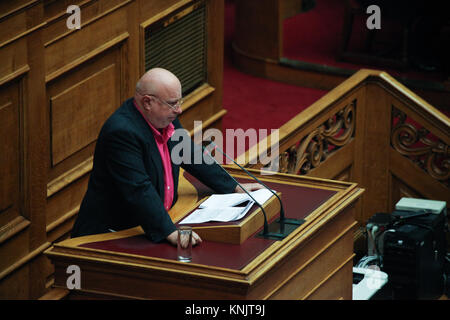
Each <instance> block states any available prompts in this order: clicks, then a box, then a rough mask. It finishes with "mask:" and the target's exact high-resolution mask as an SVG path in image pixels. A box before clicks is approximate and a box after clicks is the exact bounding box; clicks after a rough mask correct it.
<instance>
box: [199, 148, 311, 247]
mask: <svg viewBox="0 0 450 320" xmlns="http://www.w3.org/2000/svg"><path fill="white" fill-rule="evenodd" d="M206 142H207V143H209V144H211V145H213V146H214V150H218V151H219V152H220V153H221V154H223V155H224V156H225V157H226V158H227V159H230V160H231V161H233V163H234V164H235V165H237V166H238V167H239V168H240V169H241V170H243V171H244V172H245V173H246V174H247V175H249V176H250V177H252V178H253V179H254V180H255V181H257V182H258V183H259V184H261V185H262V186H263V187H265V188H266V189H267V190H269V191H270V192H271V193H272V194H273V195H274V196H275V197H277V199H278V201H279V202H280V218H279V219H278V220H277V221H276V222H275V223H277V222H278V223H279V227H278V228H277V229H278V231H279V232H269V226H268V222H267V215H266V212H265V211H264V209H263V207H262V206H261V204H259V203H258V202H257V201H256V200H255V199H254V198H253V197H252V196H251V195H250V193H249V192H248V191H247V190H246V189H245V188H244V187H243V186H242V185H241V184H240V183H239V182H238V181H237V180H236V179H235V178H234V177H233V176H231V175H230V174H229V173H228V171H226V170H225V168H223V167H222V166H221V165H220V164H219V163H217V160H216V159H215V158H214V157H213V156H212V155H210V156H211V158H213V159H214V161H215V162H216V163H217V164H218V165H219V166H220V167H221V168H222V169H223V170H224V171H225V172H226V173H227V174H228V175H229V176H230V177H231V178H232V179H233V180H234V181H235V182H236V183H237V184H238V185H239V186H240V187H241V188H242V190H244V191H245V192H246V193H247V194H248V195H249V196H250V198H252V199H253V200H254V201H255V202H256V203H257V204H258V206H259V207H260V208H261V211H262V212H263V214H264V229H263V232H261V233H260V234H259V236H261V237H263V238H266V239H267V238H270V239H276V240H281V239H284V238H285V237H286V236H288V235H289V234H290V233H291V232H292V231H294V230H295V229H296V228H297V227H298V226H300V225H301V224H303V223H304V222H305V220H303V219H301V220H300V219H288V218H286V217H285V215H284V208H283V203H282V201H281V199H280V197H279V196H278V194H277V193H276V192H274V191H273V190H272V189H271V188H269V187H268V186H267V185H266V184H265V183H263V182H262V181H261V180H259V179H258V178H257V177H255V176H254V175H253V174H252V173H251V172H249V171H248V170H246V169H245V168H244V167H242V166H241V165H240V164H238V163H237V162H236V161H234V159H232V158H231V157H230V156H229V155H228V154H226V153H225V152H224V151H223V150H221V149H220V148H219V147H218V146H217V145H216V144H215V143H214V141H212V140H209V141H206ZM205 151H206V152H207V150H206V148H205ZM286 224H287V225H289V228H288V229H289V230H288V231H287V232H286V226H285V225H286ZM272 225H274V223H273V224H271V226H272ZM270 229H274V228H270Z"/></svg>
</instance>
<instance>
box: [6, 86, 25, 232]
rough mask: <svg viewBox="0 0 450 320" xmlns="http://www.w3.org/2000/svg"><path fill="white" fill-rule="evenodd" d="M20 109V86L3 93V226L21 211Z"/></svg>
mask: <svg viewBox="0 0 450 320" xmlns="http://www.w3.org/2000/svg"><path fill="white" fill-rule="evenodd" d="M20 109H21V108H20V104H19V86H18V83H17V82H16V83H14V84H9V85H8V86H5V87H4V88H2V89H0V137H4V142H3V143H2V144H0V225H4V224H5V222H6V221H5V220H6V219H5V216H8V219H11V220H12V218H14V217H16V216H17V214H18V211H19V210H20V198H21V196H20V183H21V179H20V178H21V176H22V175H21V174H20V170H21V166H20V163H21V161H22V156H21V155H22V152H23V143H21V141H20V137H22V136H23V135H22V132H21V121H20V118H21V115H22V113H21V110H20ZM7 211H9V212H7ZM10 212H14V213H13V214H11V213H10Z"/></svg>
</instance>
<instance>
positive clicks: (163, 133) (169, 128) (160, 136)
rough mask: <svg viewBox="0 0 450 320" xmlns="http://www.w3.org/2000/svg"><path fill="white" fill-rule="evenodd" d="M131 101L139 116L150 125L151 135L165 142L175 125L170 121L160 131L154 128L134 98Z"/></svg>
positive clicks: (172, 132) (170, 135) (173, 130)
mask: <svg viewBox="0 0 450 320" xmlns="http://www.w3.org/2000/svg"><path fill="white" fill-rule="evenodd" d="M133 103H134V106H135V107H136V109H137V110H138V111H139V113H140V114H141V116H142V117H143V118H144V120H145V122H147V124H148V126H149V127H150V129H151V130H152V133H153V136H154V137H155V139H157V140H158V141H160V142H163V143H166V142H167V141H168V140H169V139H170V137H172V135H173V134H174V132H175V127H174V125H173V123H170V124H169V125H168V126H167V127H165V128H163V129H162V130H161V131H160V130H158V129H156V128H155V127H154V126H153V125H152V124H151V122H150V121H148V120H147V118H146V117H145V116H144V114H143V113H142V111H141V109H139V107H138V105H137V103H136V100H134V99H133Z"/></svg>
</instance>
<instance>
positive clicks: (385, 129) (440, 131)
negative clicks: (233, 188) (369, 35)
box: [238, 70, 450, 234]
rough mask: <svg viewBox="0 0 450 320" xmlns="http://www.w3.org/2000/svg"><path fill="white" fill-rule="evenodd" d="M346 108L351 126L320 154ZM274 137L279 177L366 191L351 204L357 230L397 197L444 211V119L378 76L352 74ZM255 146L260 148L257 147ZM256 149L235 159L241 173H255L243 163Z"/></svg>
mask: <svg viewBox="0 0 450 320" xmlns="http://www.w3.org/2000/svg"><path fill="white" fill-rule="evenodd" d="M351 102H354V106H355V108H354V111H353V112H352V114H351V117H350V116H347V117H344V118H345V119H347V120H348V123H349V124H350V123H351V124H353V125H354V131H353V136H352V138H351V139H350V140H349V141H348V142H347V143H346V144H345V145H344V146H341V147H340V148H337V149H333V150H331V151H330V152H329V153H328V154H327V152H326V148H324V147H322V145H326V144H325V142H326V141H328V140H329V141H330V143H331V141H333V139H330V138H338V137H339V135H337V136H331V135H328V134H326V132H327V130H326V128H328V127H332V126H333V125H334V123H335V122H336V119H337V118H338V117H337V115H339V113H338V112H339V110H344V109H345V106H348V105H349V103H351ZM327 119H329V120H327ZM341 120H342V119H341ZM325 121H327V122H325ZM399 124H400V125H401V126H399ZM321 126H322V127H324V128H325V129H321V128H322V127H321ZM343 128H344V127H343ZM344 131H345V130H344V129H343V130H341V131H340V134H342V135H343V132H344ZM279 132H280V134H279V138H280V140H279V154H280V155H279V163H280V166H279V167H280V170H281V172H289V173H294V174H307V175H311V176H315V177H321V178H328V179H339V180H340V179H342V180H350V181H354V182H357V183H358V184H359V185H360V186H361V187H363V188H364V189H366V193H365V195H364V196H363V197H362V198H361V200H360V201H359V202H358V203H357V204H356V205H355V208H356V214H355V217H356V219H357V220H358V222H359V223H360V226H364V225H365V222H366V221H367V219H369V218H370V217H371V216H372V215H374V214H375V213H377V212H390V211H392V210H393V209H394V207H395V203H397V202H398V200H400V197H402V196H410V197H411V196H414V197H420V198H427V199H435V200H443V201H446V202H447V204H450V190H449V183H450V172H449V168H448V162H449V161H450V154H449V151H448V150H449V145H450V134H449V132H450V120H449V119H448V117H446V116H445V115H444V114H442V113H441V112H439V111H438V110H436V109H435V108H434V107H433V106H431V105H430V104H429V103H427V102H426V101H424V100H423V99H421V98H420V97H418V96H417V95H416V94H414V93H413V92H411V91H410V90H408V89H407V88H405V87H404V86H403V85H401V84H400V83H398V82H397V81H396V80H394V79H393V78H392V77H390V76H389V75H387V74H386V73H384V72H380V71H375V70H361V71H359V72H358V73H356V74H355V75H354V76H352V77H351V78H349V79H348V80H346V81H345V82H343V83H342V84H341V85H339V86H338V87H336V88H335V89H333V90H332V91H330V92H329V93H328V94H327V95H325V96H324V97H322V98H321V99H320V100H318V101H317V102H316V103H314V104H313V105H311V106H310V107H309V108H307V109H306V110H305V111H303V112H302V113H300V114H299V115H297V116H296V117H294V118H293V119H291V120H290V121H288V122H287V123H285V124H284V125H283V126H282V127H281V128H280V130H279ZM307 138H312V139H310V140H307ZM307 143H309V144H308V145H307V147H305V145H306V144H307ZM260 144H261V145H262V147H263V148H265V145H266V143H265V141H262V142H261V143H260ZM256 150H258V146H255V147H254V148H253V149H251V150H249V151H248V152H247V155H244V156H243V157H242V159H245V160H246V162H245V163H247V166H248V167H254V168H259V167H261V164H260V163H257V162H255V161H254V162H253V163H256V164H251V163H252V162H251V161H250V160H249V157H248V155H249V154H251V155H258V153H257V152H256ZM259 150H261V149H259ZM259 152H260V154H267V153H269V154H270V152H267V151H265V150H263V152H261V151H259ZM244 157H245V158H244ZM238 161H239V159H238ZM240 162H241V163H243V161H240ZM250 164H251V165H250ZM299 168H303V170H300V171H299V170H298V169H299ZM358 232H359V231H358ZM359 234H361V233H360V232H359Z"/></svg>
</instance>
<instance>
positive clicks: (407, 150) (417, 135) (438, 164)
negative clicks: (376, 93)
mask: <svg viewBox="0 0 450 320" xmlns="http://www.w3.org/2000/svg"><path fill="white" fill-rule="evenodd" d="M407 120H408V119H407V115H406V114H405V113H404V112H402V111H400V110H398V109H396V108H395V107H394V106H393V107H392V132H391V145H392V147H393V148H394V149H395V150H396V151H398V152H399V153H400V154H402V155H403V156H405V157H406V158H408V159H410V160H411V161H412V162H413V163H415V164H416V165H417V166H418V167H419V168H421V169H422V170H424V171H425V172H427V173H428V174H429V175H430V176H431V177H433V178H434V179H436V180H438V181H440V182H441V183H443V184H444V185H446V186H447V187H448V186H450V181H449V180H450V148H449V146H448V145H447V144H445V143H444V142H442V141H441V140H439V139H438V138H437V137H436V136H434V135H433V134H431V133H430V131H428V130H427V129H426V128H423V127H421V128H418V127H419V124H416V123H411V121H410V122H407Z"/></svg>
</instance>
